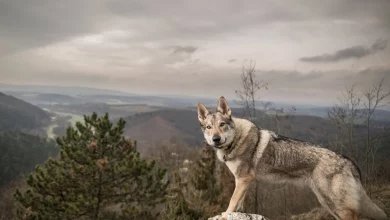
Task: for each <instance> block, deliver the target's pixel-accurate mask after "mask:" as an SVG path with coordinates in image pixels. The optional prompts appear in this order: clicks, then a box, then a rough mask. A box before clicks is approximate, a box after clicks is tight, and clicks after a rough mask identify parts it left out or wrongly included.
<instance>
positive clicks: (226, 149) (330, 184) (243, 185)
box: [198, 96, 387, 220]
mask: <svg viewBox="0 0 390 220" xmlns="http://www.w3.org/2000/svg"><path fill="white" fill-rule="evenodd" d="M198 119H199V121H200V126H201V129H202V131H203V134H204V138H205V141H206V143H207V144H208V145H210V146H212V147H213V149H215V150H216V154H217V158H218V159H219V160H221V161H222V162H224V163H225V164H226V165H227V167H228V168H229V170H230V171H231V172H232V174H233V175H234V177H235V189H234V192H233V195H232V197H231V199H230V203H229V206H228V208H227V210H226V212H223V213H222V214H221V216H220V217H219V219H224V220H225V219H226V218H227V215H228V213H230V212H234V211H237V210H238V209H239V208H241V207H242V203H243V200H244V197H245V194H246V191H247V189H248V186H249V185H250V183H251V182H252V181H253V180H254V179H255V178H258V179H264V180H267V181H271V182H291V183H296V184H299V185H302V184H303V185H306V186H308V187H309V188H310V189H311V190H312V191H313V192H314V194H315V195H316V196H317V199H318V201H319V202H320V204H321V205H322V206H323V207H324V208H325V209H326V210H327V211H328V212H330V213H331V214H332V215H333V216H334V217H335V218H336V219H338V220H340V219H342V220H349V219H351V220H356V219H358V218H359V217H367V218H372V219H387V217H386V214H385V213H384V212H383V211H382V210H381V209H380V208H379V207H378V206H377V205H376V204H374V203H373V202H372V201H371V199H370V198H369V197H368V196H367V194H366V192H365V190H364V188H363V186H362V184H361V182H360V172H359V169H358V168H357V166H356V165H355V164H354V163H353V162H352V161H351V160H349V159H347V158H345V157H343V156H340V155H338V154H336V153H334V152H332V151H330V150H328V149H325V148H322V147H319V146H317V145H314V144H311V143H309V142H305V141H300V140H296V139H292V138H288V137H285V136H282V135H278V134H276V133H274V132H272V131H269V130H265V129H260V128H258V127H256V125H255V124H253V123H252V122H250V121H248V120H246V119H241V118H235V117H232V113H231V109H230V108H229V105H228V103H227V101H226V99H225V98H224V97H223V96H222V97H221V98H220V99H219V101H218V107H217V110H216V112H215V113H211V112H210V111H209V110H208V109H207V108H206V106H205V105H204V104H202V103H198Z"/></svg>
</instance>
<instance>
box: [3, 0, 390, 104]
mask: <svg viewBox="0 0 390 220" xmlns="http://www.w3.org/2000/svg"><path fill="white" fill-rule="evenodd" d="M389 8H390V1H388V0H369V1H368V0H328V1H321V0H288V1H285V0H247V1H245V0H243V1H230V0H212V1H210V0H207V1H206V0H197V1H183V0H164V1H161V0H138V1H136V0H117V1H113V0H81V1H79V0H77V1H76V0H67V1H52V0H34V1H29V0H2V1H0V83H5V84H22V85H55V86H86V87H95V88H104V89H115V90H120V91H125V92H131V93H140V94H180V95H191V96H200V97H207V98H215V99H217V98H218V97H219V96H221V95H224V96H225V97H227V98H228V99H234V98H236V96H235V90H237V89H240V74H241V71H242V68H243V67H245V66H248V65H249V63H250V62H255V63H256V78H257V79H258V80H263V81H264V82H267V83H268V84H269V86H268V90H267V91H261V92H260V93H259V97H258V98H259V99H263V100H267V101H284V102H301V103H310V104H314V105H315V104H329V103H334V102H336V101H337V97H339V96H341V93H342V91H343V90H344V89H345V87H348V86H351V85H352V84H355V85H356V87H357V88H358V90H363V89H364V88H367V87H369V86H371V85H373V84H375V83H378V82H379V81H380V80H381V79H382V78H383V77H385V81H384V85H385V87H386V89H390V88H389V87H390V62H389V61H390V45H389V44H390V42H388V41H389V40H390V39H389V38H390V13H388V9H389Z"/></svg>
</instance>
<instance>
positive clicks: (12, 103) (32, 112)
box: [0, 93, 50, 131]
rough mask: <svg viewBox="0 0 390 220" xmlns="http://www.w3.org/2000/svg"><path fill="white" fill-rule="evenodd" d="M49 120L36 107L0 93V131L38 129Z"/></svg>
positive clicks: (43, 112)
mask: <svg viewBox="0 0 390 220" xmlns="http://www.w3.org/2000/svg"><path fill="white" fill-rule="evenodd" d="M49 120H50V117H49V115H48V114H47V113H46V112H45V111H43V110H42V109H40V108H38V107H37V106H34V105H31V104H29V103H27V102H25V101H22V100H20V99H17V98H15V97H13V96H10V95H6V94H4V93H0V130H26V131H29V130H34V129H39V128H40V127H41V126H43V125H44V124H45V123H47V122H48V121H49Z"/></svg>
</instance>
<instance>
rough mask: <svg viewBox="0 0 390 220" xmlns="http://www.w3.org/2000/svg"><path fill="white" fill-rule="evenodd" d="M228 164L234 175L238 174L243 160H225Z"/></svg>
mask: <svg viewBox="0 0 390 220" xmlns="http://www.w3.org/2000/svg"><path fill="white" fill-rule="evenodd" d="M225 164H226V166H227V167H228V168H229V170H230V171H231V172H232V173H233V175H234V176H236V173H237V169H238V166H240V164H241V161H240V160H228V161H226V162H225Z"/></svg>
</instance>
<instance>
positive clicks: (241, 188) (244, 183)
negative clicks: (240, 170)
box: [222, 175, 254, 219]
mask: <svg viewBox="0 0 390 220" xmlns="http://www.w3.org/2000/svg"><path fill="white" fill-rule="evenodd" d="M253 179H254V177H253V176H252V175H248V176H245V177H237V178H236V179H235V182H236V187H235V188H234V192H233V195H232V198H231V199H230V203H229V207H228V208H227V210H226V212H224V213H222V219H226V218H227V215H228V214H229V213H230V212H234V211H236V210H237V208H238V204H239V203H240V202H241V200H243V199H244V195H245V193H246V190H247V189H248V187H249V185H250V184H251V182H252V181H253Z"/></svg>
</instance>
